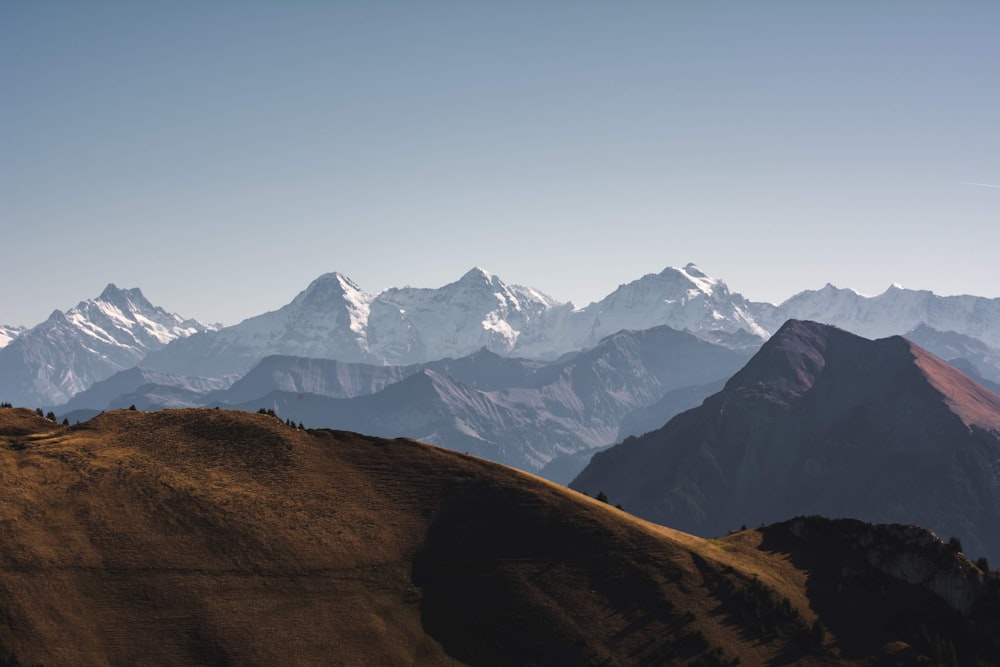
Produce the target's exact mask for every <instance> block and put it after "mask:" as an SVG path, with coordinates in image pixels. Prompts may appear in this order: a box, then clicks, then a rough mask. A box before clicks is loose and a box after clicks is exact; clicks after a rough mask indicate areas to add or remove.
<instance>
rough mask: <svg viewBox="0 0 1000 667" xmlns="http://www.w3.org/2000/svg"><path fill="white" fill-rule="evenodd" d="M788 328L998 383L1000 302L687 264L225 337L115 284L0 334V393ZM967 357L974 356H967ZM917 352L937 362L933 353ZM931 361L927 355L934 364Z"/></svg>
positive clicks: (269, 319) (337, 298)
mask: <svg viewBox="0 0 1000 667" xmlns="http://www.w3.org/2000/svg"><path fill="white" fill-rule="evenodd" d="M788 319H809V320H814V321H818V322H822V323H827V324H833V325H836V326H840V327H841V328H844V329H847V330H850V331H852V332H854V333H857V334H859V335H863V336H869V337H875V336H886V335H894V334H906V333H907V332H909V331H913V330H916V329H918V328H920V327H927V328H931V329H933V330H935V331H937V332H941V333H942V334H946V335H952V334H954V335H961V336H965V337H967V342H968V344H963V345H961V346H960V348H961V349H956V348H955V346H954V345H952V343H944V342H943V343H942V344H943V345H944V346H946V347H949V348H950V349H949V353H950V352H957V353H958V354H959V355H968V356H969V357H970V358H966V356H960V357H951V356H943V358H945V359H946V360H948V361H952V359H957V360H959V361H969V362H970V363H971V364H972V366H973V367H974V368H975V369H977V372H978V373H979V374H980V375H981V376H982V377H984V378H985V379H987V380H990V381H1000V361H998V355H997V353H996V348H997V347H998V346H1000V334H998V333H997V332H1000V299H986V298H982V297H974V296H948V297H941V296H936V295H934V294H932V293H930V292H926V291H913V290H904V289H901V288H898V287H892V288H890V289H889V290H888V291H886V292H885V293H884V294H882V295H880V296H877V297H864V296H861V295H859V294H857V293H856V292H853V291H851V290H847V289H838V288H835V287H833V286H830V285H827V286H826V287H825V288H823V289H821V290H815V291H806V292H801V293H799V294H797V295H795V296H794V297H792V298H790V299H788V300H787V301H786V302H784V303H782V304H781V305H778V306H775V305H772V304H768V303H759V302H752V301H749V300H748V299H746V298H745V297H743V296H742V295H740V294H739V293H737V292H732V291H730V289H729V288H728V287H727V286H726V284H725V283H724V282H723V281H722V280H720V279H718V278H713V277H709V276H708V275H706V274H705V273H704V272H702V271H701V270H700V269H698V267H696V266H695V265H694V264H688V265H687V266H685V267H683V268H672V267H668V268H666V269H664V270H663V271H662V272H660V273H658V274H652V273H651V274H647V275H645V276H642V277H640V278H638V279H636V280H633V281H631V282H628V283H624V284H622V285H620V286H619V287H618V288H617V289H616V290H614V291H613V292H612V293H611V294H609V295H608V296H606V297H604V298H603V299H601V300H599V301H596V302H594V303H591V304H589V305H587V306H585V307H582V308H576V307H574V305H573V304H570V303H561V302H559V301H557V300H556V299H553V298H552V297H550V296H547V295H546V294H544V293H543V292H541V291H539V290H537V289H534V288H530V287H522V286H518V285H510V284H507V283H505V282H504V281H503V280H501V279H500V278H499V277H497V276H495V275H493V274H490V273H489V272H487V271H485V270H483V269H479V268H476V269H473V270H471V271H469V272H468V273H466V274H465V275H464V276H462V277H461V278H460V279H458V280H457V281H455V282H452V283H449V284H447V285H444V286H442V287H440V288H433V289H432V288H412V287H405V288H391V289H387V290H384V291H382V292H380V293H378V294H371V293H369V292H366V291H365V290H363V289H362V288H361V287H360V286H358V285H357V284H355V283H354V282H353V281H351V280H350V279H349V278H347V277H346V276H344V275H342V274H339V273H330V274H326V275H323V276H320V277H319V278H317V279H316V280H314V281H313V282H312V283H311V284H310V285H309V286H308V287H306V289H304V290H303V291H302V292H301V293H300V294H298V295H297V296H296V297H295V298H294V299H293V300H292V301H291V302H290V303H288V304H287V305H286V306H284V307H282V308H280V309H278V310H275V311H272V312H267V313H263V314H261V315H258V316H255V317H251V318H249V319H247V320H245V321H243V322H240V323H238V324H235V325H232V326H228V327H221V328H220V327H218V326H207V325H203V324H200V323H197V322H195V321H193V320H185V319H183V318H181V317H180V316H177V315H168V314H167V313H166V312H165V311H163V310H162V309H159V308H157V307H154V306H152V305H151V304H149V303H148V301H146V300H145V298H144V297H143V296H142V294H141V292H139V290H137V289H132V290H120V289H118V288H117V287H115V286H114V285H109V286H108V289H106V290H105V292H104V293H102V295H101V296H100V297H98V298H97V299H93V300H90V301H85V302H81V303H80V304H79V305H78V306H76V307H75V308H73V309H70V310H69V311H67V312H65V313H63V312H61V311H55V312H54V313H53V315H52V317H50V318H49V320H47V321H46V322H43V323H42V324H40V325H38V326H36V327H33V328H31V329H24V328H23V327H12V326H7V327H3V328H2V330H0V396H3V397H4V398H5V399H9V400H11V401H12V402H14V403H17V404H23V405H44V406H55V405H59V404H63V403H65V402H66V401H68V400H69V399H70V398H71V397H72V396H73V395H75V394H77V393H79V392H80V391H82V390H84V389H87V388H88V387H89V386H90V385H92V384H93V383H94V382H97V381H100V380H103V379H106V378H108V377H110V376H111V375H112V374H113V373H114V372H116V371H118V370H124V369H128V368H131V367H133V366H137V365H139V366H142V367H143V368H146V369H149V370H153V371H156V372H159V373H166V374H168V375H174V376H180V377H211V378H214V379H223V378H229V381H232V379H233V378H236V377H239V376H241V375H243V374H245V373H246V372H247V371H249V370H250V369H251V368H253V367H254V366H255V365H256V364H258V363H259V362H260V361H261V360H262V359H264V358H265V357H268V356H274V355H284V356H296V357H305V358H316V359H333V360H337V361H341V362H345V363H368V364H373V365H379V366H383V365H388V366H412V365H415V364H423V363H427V362H431V361H436V360H439V359H443V358H449V357H450V358H460V357H464V356H467V355H470V354H473V353H475V352H476V351H478V350H480V349H484V348H485V349H487V350H490V351H492V352H494V353H496V354H499V355H501V356H509V357H520V358H532V359H545V360H553V359H558V358H559V357H561V356H562V355H565V354H570V353H575V352H578V351H580V350H583V349H587V348H591V347H593V346H595V345H597V344H598V343H600V341H601V340H603V339H604V338H606V337H607V336H609V335H613V334H615V333H617V332H619V331H622V330H631V331H641V330H645V329H649V328H652V327H656V326H669V327H671V328H674V329H677V330H682V331H688V332H689V333H692V334H694V335H696V336H698V337H700V338H702V339H704V340H707V341H709V342H713V343H716V344H719V345H722V346H724V347H729V348H733V349H743V350H748V351H753V350H756V349H757V348H758V347H759V346H760V344H761V343H762V341H763V340H765V339H766V338H767V337H768V336H769V335H771V334H772V333H773V332H774V331H776V330H777V329H778V327H780V325H781V324H782V323H783V322H785V321H786V320H788ZM977 345H978V346H979V348H980V349H978V350H977V349H974V348H975V347H976V346H977ZM928 349H931V351H933V352H935V353H936V354H937V353H938V351H937V350H935V349H934V347H932V346H929V347H928ZM939 356H940V355H939Z"/></svg>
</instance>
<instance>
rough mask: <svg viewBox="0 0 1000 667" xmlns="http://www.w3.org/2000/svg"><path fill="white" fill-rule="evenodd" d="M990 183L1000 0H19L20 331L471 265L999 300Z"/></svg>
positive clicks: (576, 295) (14, 283)
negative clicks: (78, 315) (909, 290)
mask: <svg viewBox="0 0 1000 667" xmlns="http://www.w3.org/2000/svg"><path fill="white" fill-rule="evenodd" d="M997 185H1000V2H997V1H996V0H981V1H979V2H963V1H961V0H948V1H944V0H942V1H940V2H922V1H920V0H901V1H899V2H882V1H877V0H873V1H867V0H864V1H863V0H857V1H851V0H838V1H836V2H833V1H830V2H818V1H808V0H789V1H787V2H767V1H764V2H681V1H678V2H666V1H664V2H523V3H517V2H504V3H500V2H497V3H484V2H364V3H362V2H357V3H351V2H339V3H337V2H320V1H318V0H316V1H309V2H306V1H298V2H297V1H294V0H291V1H288V0H286V1H282V2H278V1H277V0H274V1H271V2H265V1H261V0H251V1H249V2H237V1H235V0H233V1H231V2H222V1H218V2H197V1H194V0H190V1H185V0H177V1H170V2H167V1H163V2H155V1H154V2H149V1H147V2H141V1H136V2H131V1H130V2H101V1H96V0H91V1H88V2H78V1H73V2H51V1H46V0H42V1H39V2H36V1H28V0H6V1H5V2H3V3H0V284H2V289H0V323H3V324H23V325H34V324H37V323H38V322H39V321H41V320H43V319H44V318H45V317H47V316H48V314H49V312H51V310H52V309H54V308H60V309H65V308H68V307H70V306H72V305H74V304H76V302H78V301H79V300H81V299H86V298H91V297H94V296H97V294H98V293H99V292H100V291H101V289H102V288H103V287H104V285H105V284H106V283H108V282H114V283H116V284H118V285H119V286H121V287H141V288H142V289H143V291H144V292H145V293H146V295H147V296H148V297H149V298H150V299H151V300H152V301H153V302H154V303H156V304H158V305H162V306H164V307H165V308H167V309H168V310H171V311H176V312H179V313H181V314H183V315H186V316H193V317H197V318H199V319H202V320H205V321H221V322H224V323H226V324H232V323H235V322H237V321H239V320H241V319H243V318H245V317H248V316H251V315H255V314H258V313H260V312H263V311H265V310H271V309H274V308H277V307H279V306H281V305H283V304H285V303H287V302H288V301H289V300H291V298H292V297H293V296H294V295H295V294H296V293H297V292H298V291H300V290H301V289H303V288H304V287H305V286H306V285H307V284H308V283H309V282H310V281H311V280H312V279H314V278H315V277H317V276H318V275H320V274H322V273H326V272H330V271H340V272H342V273H344V274H346V275H348V276H350V277H352V278H353V279H354V280H355V281H356V282H358V283H359V284H360V286H361V287H362V288H364V289H366V290H369V291H378V290H380V289H383V288H385V287H389V286H394V285H404V284H410V285H414V286H424V287H436V286H440V285H442V284H445V283H447V282H450V281H452V280H455V279H457V278H458V277H459V276H460V275H462V274H463V273H464V272H465V271H466V270H468V269H469V268H471V267H472V266H474V265H479V266H482V267H484V268H487V269H489V270H490V271H492V272H493V273H495V274H497V275H499V276H500V277H501V278H503V279H504V280H505V281H507V282H510V283H520V284H527V285H531V286H534V287H537V288H539V289H541V290H543V291H546V292H548V293H550V294H551V295H552V296H554V297H556V298H559V299H561V300H572V301H573V302H574V303H576V304H577V305H585V304H586V303H588V302H590V301H593V300H596V299H599V298H601V297H603V296H604V295H606V294H607V293H608V292H610V291H611V290H613V289H614V288H615V287H616V286H617V285H618V284H620V283H623V282H627V281H629V280H632V279H634V278H637V277H639V276H641V275H642V274H645V273H650V272H658V271H660V270H662V269H663V268H664V267H665V266H668V265H674V266H679V265H683V264H686V263H687V262H690V261H693V262H695V263H697V264H698V265H699V266H700V267H701V268H702V269H703V270H704V271H706V272H707V273H709V274H710V275H713V276H717V277H720V278H723V279H724V280H725V281H726V282H727V283H728V284H729V286H730V288H732V289H734V290H736V291H740V292H742V293H743V294H744V295H746V296H747V297H749V298H752V299H755V300H769V301H780V300H783V299H785V298H787V297H788V296H791V295H792V294H793V293H795V292H798V291H800V290H803V289H815V288H819V287H822V286H823V284H825V283H826V282H833V283H834V284H836V285H838V286H841V287H852V288H854V289H857V290H859V291H861V292H863V293H872V294H876V293H880V292H882V291H883V290H884V289H885V288H886V287H887V286H888V285H889V284H890V283H892V282H898V283H901V284H903V285H904V286H906V287H913V288H925V289H933V290H934V291H936V292H938V293H940V294H955V293H973V294H979V295H983V296H991V297H994V296H1000V187H996V186H997ZM991 186H992V187H991Z"/></svg>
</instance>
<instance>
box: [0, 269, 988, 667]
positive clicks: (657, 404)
mask: <svg viewBox="0 0 1000 667" xmlns="http://www.w3.org/2000/svg"><path fill="white" fill-rule="evenodd" d="M0 334H2V337H0V342H3V343H4V344H3V346H2V348H0V399H2V400H3V401H4V402H5V405H8V406H9V405H10V404H13V406H20V407H5V408H3V409H0V475H2V476H3V480H2V481H3V484H4V488H5V489H6V490H7V491H6V492H5V503H4V504H3V506H2V507H0V530H2V531H3V532H2V533H0V534H2V535H3V537H4V544H5V545H6V547H7V548H6V549H5V553H4V556H3V561H2V563H0V594H2V601H0V649H2V652H0V664H4V663H2V659H7V660H8V663H7V664H36V663H38V664H109V663H110V664H134V663H135V661H136V660H137V659H139V658H140V657H141V656H142V655H143V653H142V651H143V650H147V649H148V647H150V646H152V647H153V648H152V649H148V650H153V651H155V652H157V653H156V655H153V656H152V657H153V662H156V663H158V664H207V663H212V664H283V663H284V664H328V661H327V662H324V656H329V655H330V651H331V650H334V648H333V647H337V648H336V650H337V651H339V652H338V653H337V655H338V656H342V657H341V658H339V661H340V663H341V664H358V665H362V664H404V663H405V664H472V665H478V664H489V665H493V664H552V665H562V664H574V665H575V664H690V665H713V664H718V665H722V664H737V663H739V664H817V665H818V664H858V665H862V664H865V665H867V664H872V665H874V664H891V665H897V664H898V665H907V664H963V665H964V664H969V665H990V664H1000V644H998V643H997V639H996V638H997V637H1000V579H998V575H997V574H996V572H995V571H992V570H991V568H990V563H991V562H992V563H1000V541H998V535H1000V530H998V528H1000V396H998V395H997V393H996V392H997V390H998V389H1000V350H998V347H997V346H1000V300H998V299H986V298H982V297H973V296H958V297H940V296H937V295H934V294H932V293H930V292H918V291H910V290H904V289H902V288H899V287H892V288H890V289H889V290H887V291H886V292H885V293H884V294H882V295H879V296H876V297H865V296H862V295H859V294H857V293H856V292H853V291H851V290H847V289H838V288H835V287H833V286H831V285H827V286H826V287H824V288H822V289H820V290H816V291H808V292H802V293H800V294H798V295H796V296H795V297H792V298H791V299H789V300H788V301H786V302H785V303H782V304H779V305H774V304H764V303H754V302H751V301H749V300H747V299H745V298H744V297H743V296H741V295H740V294H738V293H736V292H732V291H730V290H729V288H728V287H727V286H726V284H725V283H724V282H723V281H722V280H720V279H717V278H712V277H709V276H707V275H706V274H705V273H703V272H702V271H701V270H699V269H698V268H697V267H696V266H695V265H693V264H689V265H687V266H685V267H683V268H667V269H665V270H664V271H663V272H661V273H659V274H649V275H646V276H643V277H641V278H639V279H636V280H633V281H631V282H629V283H625V284H623V285H621V286H620V287H619V288H618V289H617V290H615V291H614V292H613V293H612V294H610V295H608V296H607V297H605V298H604V299H602V300H600V301H598V302H595V303H592V304H590V305H588V306H585V307H582V308H577V307H575V306H573V304H564V303H561V302H559V301H557V300H556V299H554V298H552V297H550V296H548V295H546V294H544V293H543V292H541V291H539V290H538V289H535V288H528V287H522V286H517V285H509V284H507V283H505V282H504V281H502V280H501V279H500V278H498V277H497V276H494V275H492V274H490V273H489V272H487V271H484V270H482V269H473V270H472V271H470V272H468V273H467V274H465V275H464V276H462V277H461V278H460V279H459V280H457V281H455V282H453V283H450V284H448V285H445V286H443V287H441V288H437V289H425V288H409V287H408V288H398V289H396V288H394V289H390V290H386V291H384V292H381V293H379V294H370V293H367V292H365V291H364V290H363V289H362V288H361V287H359V286H358V285H356V284H355V283H353V282H352V281H351V280H350V279H349V278H347V277H346V276H343V275H341V274H337V273H332V274H327V275H324V276H321V277H319V278H317V279H316V280H315V281H314V282H313V283H312V284H310V285H309V286H308V287H307V288H306V289H305V290H303V292H302V293H300V294H299V295H298V296H296V297H295V298H294V299H293V300H292V301H291V302H290V303H289V304H288V305H286V306H284V307H282V308H280V309H278V310H276V311H273V312H269V313H264V314H261V315H259V316H256V317H252V318H250V319H248V320H245V321H244V322H241V323H239V324H236V325H233V326H228V327H223V326H219V325H205V324H202V323H199V322H196V321H193V320H190V319H186V318H184V317H182V316H180V315H176V314H170V313H168V312H167V311H165V310H164V309H162V308H160V307H158V306H154V305H153V304H151V303H149V302H148V301H147V300H146V299H145V297H144V296H143V295H142V293H141V291H140V290H138V289H127V290H123V289H119V288H117V287H116V286H114V285H109V286H108V288H107V289H105V290H104V292H103V293H102V294H101V295H100V296H99V297H98V298H96V299H92V300H88V301H83V302H80V304H78V305H77V306H76V307H74V308H71V309H69V310H68V311H66V312H62V311H58V310H57V311H54V312H53V314H52V316H50V318H49V319H48V320H46V321H45V322H43V323H42V324H39V325H38V326H36V327H32V328H26V327H21V326H6V327H4V328H3V329H2V331H0ZM36 408H37V409H36ZM129 408H131V409H129ZM46 414H48V415H49V416H50V417H51V419H46V418H45V417H44V415H46ZM361 434H363V435H361ZM501 464H502V465H501ZM512 468H513V469H512ZM515 469H517V470H515ZM588 496H589V497H588ZM596 498H601V499H602V500H607V501H609V502H599V501H598V500H596ZM615 505H618V506H619V508H616V507H615ZM143 647H147V648H145V649H144V648H143ZM5 656H9V658H8V657H5ZM11 661H15V662H11Z"/></svg>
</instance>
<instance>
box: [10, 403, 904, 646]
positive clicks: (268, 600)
mask: <svg viewBox="0 0 1000 667" xmlns="http://www.w3.org/2000/svg"><path fill="white" fill-rule="evenodd" d="M0 499H2V502H0V546H2V548H0V649H2V652H0V658H2V656H3V652H8V653H10V654H13V655H15V656H16V657H17V658H18V659H19V660H20V662H21V663H22V664H35V663H41V664H45V665H88V664H158V665H190V664H240V665H245V664H248V665H252V664H260V665H275V664H299V665H308V664H315V665H329V664H334V665H336V664H343V665H376V664H378V665H411V664H416V665H446V664H574V665H577V664H579V665H586V664H663V663H665V662H668V661H675V662H676V664H691V663H693V661H695V660H696V659H701V660H703V662H702V663H700V664H717V663H718V658H719V657H720V656H721V657H724V658H725V659H726V660H730V659H732V658H735V657H739V658H740V659H741V660H742V664H764V663H766V662H769V661H774V663H775V664H782V663H791V662H796V663H798V664H832V663H834V662H839V661H837V660H835V655H836V653H837V651H838V645H837V643H836V640H837V638H836V637H835V636H831V637H829V638H828V640H827V645H826V646H825V647H823V648H820V647H818V646H817V645H815V644H810V642H809V640H808V638H807V637H806V635H807V629H808V627H809V625H810V624H811V623H812V621H813V620H814V619H815V614H814V613H813V611H812V609H811V608H810V604H811V602H810V599H809V598H808V596H807V593H808V590H807V586H806V582H807V580H808V572H806V571H805V570H802V569H800V568H799V567H796V566H795V565H794V564H793V562H792V558H791V557H790V556H789V555H788V554H787V553H783V552H782V551H781V550H780V549H777V550H771V551H764V550H762V549H761V535H760V534H759V533H756V532H754V531H747V532H745V533H741V534H739V535H736V536H733V537H732V538H729V539H727V540H722V541H715V542H710V541H705V540H702V539H699V538H695V537H692V536H690V535H685V534H683V533H678V532H676V531H672V530H669V529H666V528H661V527H658V526H654V525H652V524H648V523H646V522H643V521H640V520H638V519H635V518H633V517H631V516H629V515H627V514H625V513H623V512H620V511H618V510H616V509H614V508H612V507H609V506H607V505H605V504H603V503H599V502H597V501H594V500H591V499H588V498H586V497H584V496H582V495H579V494H576V493H574V492H571V491H568V490H566V489H563V488H562V487H558V486H556V485H553V484H549V483H547V482H544V481H542V480H540V479H538V478H535V477H531V476H529V475H526V474H523V473H519V472H517V471H514V470H511V469H508V468H503V467H501V466H497V465H495V464H492V463H488V462H485V461H481V460H478V459H473V458H470V457H467V456H463V455H461V454H457V453H454V452H450V451H446V450H441V449H437V448H433V447H430V446H427V445H423V444H419V443H415V442H412V441H406V440H396V441H385V440H380V439H377V438H368V437H364V436H359V435H356V434H349V433H340V432H329V431H323V432H305V431H297V430H294V429H290V428H287V427H285V426H284V425H283V424H282V423H281V422H280V420H277V419H275V418H273V417H268V416H266V415H253V414H246V413H236V412H226V411H217V410H170V411H164V412H161V413H139V412H133V411H118V412H112V413H107V414H104V415H102V416H99V417H97V418H95V419H93V420H91V421H90V422H87V423H86V424H83V425H79V426H74V427H59V426H56V425H54V424H52V423H51V422H48V421H46V420H43V419H39V418H36V416H35V415H33V414H31V413H30V412H28V411H26V410H12V409H4V410H0ZM753 578H758V579H759V581H760V582H762V583H763V587H762V590H758V591H757V592H756V593H755V596H756V597H755V599H756V600H757V603H760V602H761V600H763V603H764V604H763V606H764V612H763V614H761V613H757V614H756V616H753V615H749V616H748V615H747V614H746V613H745V611H743V610H742V609H740V608H738V605H737V601H738V600H742V599H744V598H745V597H746V595H745V591H746V590H749V589H750V588H752V586H750V582H751V580H752V579H753ZM786 598H787V599H788V603H785V602H784V600H785V599H786ZM873 642H874V643H873V644H872V645H873V646H876V647H877V646H880V645H881V644H880V643H879V638H875V640H873ZM883 643H884V642H883ZM848 657H850V658H851V659H852V660H853V659H854V658H855V657H857V656H848ZM858 659H859V660H860V659H861V658H860V657H858Z"/></svg>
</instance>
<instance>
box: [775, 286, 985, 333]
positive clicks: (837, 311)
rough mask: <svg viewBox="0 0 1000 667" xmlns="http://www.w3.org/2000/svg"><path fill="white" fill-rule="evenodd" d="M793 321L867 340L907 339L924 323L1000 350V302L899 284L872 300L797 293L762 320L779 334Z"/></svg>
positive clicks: (829, 290)
mask: <svg viewBox="0 0 1000 667" xmlns="http://www.w3.org/2000/svg"><path fill="white" fill-rule="evenodd" d="M790 319H797V320H811V321H816V322H821V323H824V324H832V325H834V326H837V327H840V328H841V329H845V330H847V331H850V332H852V333H856V334H858V335H859V336H864V337H866V338H883V337H886V336H893V335H901V334H905V333H906V332H908V331H912V330H913V329H916V328H917V327H919V326H920V325H922V324H923V325H926V326H928V327H931V328H933V329H937V330H938V331H945V332H947V331H953V332H956V333H959V334H963V335H965V336H971V337H973V338H976V339H978V340H980V341H982V342H984V343H986V344H987V345H990V346H992V347H1000V299H987V298H984V297H978V296H967V295H966V296H938V295H936V294H934V293H933V292H928V291H926V290H908V289H903V288H901V287H898V286H896V285H893V286H892V287H890V288H889V289H888V290H886V291H885V292H884V293H883V294H880V295H878V296H873V297H866V296H862V295H860V294H858V293H857V292H855V291H853V290H849V289H838V288H836V287H834V286H833V285H829V284H828V285H827V286H826V287H824V288H823V289H821V290H811V291H805V292H801V293H799V294H796V295H795V296H793V297H791V298H790V299H788V300H787V301H785V302H784V303H782V304H781V305H780V306H778V307H777V308H775V309H774V310H773V311H770V312H767V311H765V312H763V313H761V317H759V321H760V322H761V325H762V326H763V327H764V328H766V329H767V330H768V331H776V330H777V329H778V328H779V327H780V326H781V325H782V324H783V323H784V322H785V321H786V320H790Z"/></svg>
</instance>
